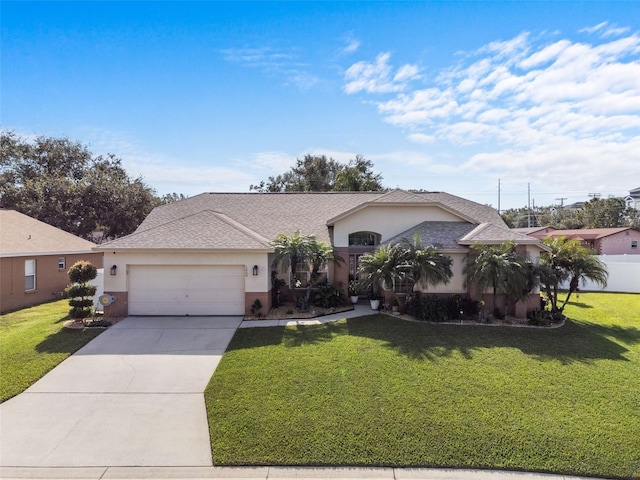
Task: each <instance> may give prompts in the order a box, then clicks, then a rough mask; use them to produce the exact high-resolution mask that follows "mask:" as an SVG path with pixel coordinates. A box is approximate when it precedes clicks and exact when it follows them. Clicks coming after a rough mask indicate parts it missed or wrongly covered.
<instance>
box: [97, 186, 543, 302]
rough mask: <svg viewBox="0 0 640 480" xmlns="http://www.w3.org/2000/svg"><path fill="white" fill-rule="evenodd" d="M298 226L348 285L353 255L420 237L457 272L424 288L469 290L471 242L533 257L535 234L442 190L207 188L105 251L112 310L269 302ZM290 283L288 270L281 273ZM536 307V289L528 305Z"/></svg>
mask: <svg viewBox="0 0 640 480" xmlns="http://www.w3.org/2000/svg"><path fill="white" fill-rule="evenodd" d="M297 230H299V231H300V232H301V234H303V235H309V234H313V235H315V236H316V238H317V240H318V241H322V242H326V243H328V244H330V245H332V246H333V247H334V251H335V253H336V254H337V255H339V256H341V257H342V258H343V259H345V263H344V264H339V263H336V264H332V265H330V266H329V268H328V270H327V272H326V275H327V279H328V281H329V282H330V283H333V284H334V285H337V286H340V287H341V288H343V289H345V291H346V288H347V285H348V282H349V278H350V276H354V275H355V274H356V270H357V266H358V258H359V257H360V256H361V255H362V254H364V253H366V252H371V251H374V250H375V249H376V248H378V247H379V245H380V244H382V243H384V242H387V241H393V240H394V239H399V238H400V237H403V236H404V237H407V238H408V239H411V238H412V237H413V234H414V233H416V232H417V233H419V234H420V235H421V237H422V242H423V244H424V245H430V244H433V245H435V246H437V247H438V249H439V250H440V251H441V252H443V253H445V254H447V255H449V256H451V257H452V259H453V271H454V277H453V279H452V280H451V282H450V283H449V284H447V285H443V286H439V287H437V288H435V289H433V290H429V292H430V293H439V294H451V293H460V294H467V293H469V292H470V288H472V287H469V288H468V287H466V286H465V285H464V276H463V268H464V265H465V261H466V260H465V259H466V255H467V253H468V252H469V247H470V245H472V244H473V243H474V242H476V241H477V242H483V243H490V244H501V243H503V242H504V241H506V240H513V241H515V242H516V243H518V244H519V246H518V248H519V250H520V251H521V252H522V253H523V254H528V255H529V256H530V257H531V258H532V259H533V260H534V261H535V260H536V259H537V258H538V257H539V253H540V250H541V249H545V247H543V246H541V243H540V241H539V240H537V239H534V238H531V237H528V236H526V235H522V234H518V233H515V232H512V231H511V230H509V229H508V228H507V226H506V225H505V223H504V222H503V221H502V219H501V218H500V215H499V214H498V213H497V211H496V210H494V209H493V208H490V207H487V206H484V205H480V204H477V203H474V202H471V201H469V200H465V199H463V198H459V197H456V196H453V195H449V194H447V193H441V192H420V193H413V192H407V191H403V190H392V191H388V192H330V193H204V194H201V195H198V196H195V197H191V198H187V199H185V200H181V201H179V202H174V203H170V204H166V205H162V206H159V207H157V208H155V209H154V210H153V211H152V212H151V213H150V214H149V216H148V217H147V218H146V219H145V220H144V222H143V223H142V224H141V225H140V226H139V227H138V229H137V230H136V231H135V232H134V233H132V234H131V235H128V236H126V237H122V238H119V239H116V240H113V241H111V242H107V243H104V244H102V245H100V246H98V247H96V248H95V250H96V251H99V252H104V255H105V270H110V269H112V270H115V272H116V274H115V275H105V293H109V294H112V295H114V296H115V297H116V301H115V302H114V303H113V304H112V305H110V306H109V307H107V309H109V310H108V311H107V312H106V313H107V314H111V315H242V314H246V313H248V311H249V309H250V306H251V305H252V304H253V303H254V302H255V300H260V302H261V303H262V305H263V306H264V308H265V311H267V310H268V309H269V308H270V307H271V294H270V292H271V288H272V279H271V270H272V265H273V261H274V259H275V255H274V249H273V247H272V246H271V245H270V242H271V241H272V240H274V239H275V238H276V236H277V235H278V234H279V233H283V234H285V235H292V234H293V233H294V232H295V231H297ZM280 276H281V277H282V278H284V279H285V281H287V282H290V279H289V278H288V276H287V275H283V274H280ZM530 305H533V306H539V300H538V299H537V296H536V295H532V299H531V304H530Z"/></svg>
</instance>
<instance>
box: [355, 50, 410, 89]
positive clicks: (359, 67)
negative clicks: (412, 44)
mask: <svg viewBox="0 0 640 480" xmlns="http://www.w3.org/2000/svg"><path fill="white" fill-rule="evenodd" d="M390 58H391V54H390V53H388V52H387V53H381V54H379V55H378V56H377V57H376V59H375V61H374V62H365V61H362V62H357V63H354V64H353V65H351V66H350V67H349V68H348V69H347V71H346V73H345V75H344V78H345V80H346V82H347V83H346V84H345V86H344V91H345V92H346V93H349V94H351V93H358V92H361V91H365V92H367V93H390V92H400V91H402V90H404V89H405V88H406V86H407V83H408V82H409V81H411V80H415V79H417V78H419V71H420V69H419V68H418V67H417V66H415V65H409V64H407V65H403V66H401V67H400V68H399V69H398V70H397V71H396V73H395V74H394V73H393V68H392V67H391V65H389V59H390Z"/></svg>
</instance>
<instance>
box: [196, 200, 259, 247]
mask: <svg viewBox="0 0 640 480" xmlns="http://www.w3.org/2000/svg"><path fill="white" fill-rule="evenodd" d="M203 212H211V213H213V214H214V215H215V216H217V217H218V218H219V219H220V220H222V221H223V222H225V223H228V224H229V225H231V226H232V227H234V228H236V229H238V230H241V231H243V232H244V233H246V234H247V235H249V236H251V237H253V238H254V239H255V240H258V241H259V242H262V243H264V244H266V245H267V246H269V247H271V243H270V241H269V240H268V239H266V238H264V237H263V236H262V235H260V234H259V233H258V232H255V231H253V230H251V229H250V228H249V227H247V226H246V225H244V224H242V223H240V222H238V221H237V220H234V219H233V218H231V217H229V216H228V215H226V214H224V213H222V212H216V211H215V210H210V209H206V210H203Z"/></svg>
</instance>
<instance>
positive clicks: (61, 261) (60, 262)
mask: <svg viewBox="0 0 640 480" xmlns="http://www.w3.org/2000/svg"><path fill="white" fill-rule="evenodd" d="M66 265H67V262H66V260H65V258H64V257H60V258H58V270H64V268H65V266H66Z"/></svg>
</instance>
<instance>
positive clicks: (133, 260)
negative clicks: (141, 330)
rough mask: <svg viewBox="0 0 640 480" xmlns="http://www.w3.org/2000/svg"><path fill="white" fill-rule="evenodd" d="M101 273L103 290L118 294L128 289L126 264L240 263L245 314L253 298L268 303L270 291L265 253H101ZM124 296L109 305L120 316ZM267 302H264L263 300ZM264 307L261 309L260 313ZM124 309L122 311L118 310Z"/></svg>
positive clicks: (125, 310) (268, 269) (211, 264)
mask: <svg viewBox="0 0 640 480" xmlns="http://www.w3.org/2000/svg"><path fill="white" fill-rule="evenodd" d="M104 265H105V276H104V290H105V292H106V293H111V294H113V295H116V296H118V293H120V294H121V293H123V292H124V293H126V292H128V291H129V278H128V277H129V276H128V267H129V266H130V265H210V266H214V265H244V266H245V267H246V271H247V275H246V277H245V304H246V306H247V309H246V313H247V314H249V312H250V311H249V307H250V306H251V304H253V302H254V301H255V300H256V298H260V301H261V302H262V304H263V306H266V305H269V306H270V296H269V291H270V290H271V268H270V267H271V266H270V265H269V261H268V255H267V253H253V252H217V253H215V252H189V251H185V252H180V251H177V252H176V251H165V252H120V251H116V252H113V251H111V252H109V251H108V252H105V257H104ZM113 265H116V266H117V274H116V275H115V276H112V275H109V269H110V268H111V267H112V266H113ZM254 265H257V266H258V275H257V276H253V274H252V269H253V266H254ZM124 301H125V300H124V298H123V299H121V298H120V297H119V298H118V300H116V302H115V303H114V304H113V305H114V306H113V308H114V309H115V310H117V311H118V312H121V313H120V314H122V315H127V314H128V308H125V307H124V306H122V305H117V306H116V304H122V303H123V302H124ZM267 302H268V303H267ZM264 311H265V309H264V308H263V312H264ZM122 312H124V313H122Z"/></svg>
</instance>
